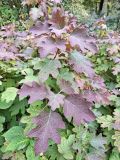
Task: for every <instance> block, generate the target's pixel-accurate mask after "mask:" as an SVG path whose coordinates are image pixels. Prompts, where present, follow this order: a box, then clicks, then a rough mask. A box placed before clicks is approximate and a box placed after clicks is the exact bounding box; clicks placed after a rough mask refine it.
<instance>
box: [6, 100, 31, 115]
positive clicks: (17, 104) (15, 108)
mask: <svg viewBox="0 0 120 160" xmlns="http://www.w3.org/2000/svg"><path fill="white" fill-rule="evenodd" d="M27 106H28V104H27V99H23V100H21V101H19V98H16V99H15V101H14V103H13V105H12V106H11V108H10V109H9V110H10V112H11V116H14V115H17V114H18V113H19V112H21V114H22V115H23V114H24V113H25V107H27Z"/></svg>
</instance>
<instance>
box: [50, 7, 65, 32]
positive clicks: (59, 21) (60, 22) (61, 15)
mask: <svg viewBox="0 0 120 160" xmlns="http://www.w3.org/2000/svg"><path fill="white" fill-rule="evenodd" d="M50 23H51V24H53V25H55V26H57V27H58V28H59V29H62V28H64V26H65V12H64V10H63V8H60V7H54V8H53V12H52V19H51V21H50Z"/></svg>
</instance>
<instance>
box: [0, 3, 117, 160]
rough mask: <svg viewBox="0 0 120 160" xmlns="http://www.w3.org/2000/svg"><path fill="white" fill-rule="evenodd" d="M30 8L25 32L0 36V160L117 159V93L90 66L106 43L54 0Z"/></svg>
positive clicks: (10, 27) (9, 29)
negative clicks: (30, 24)
mask: <svg viewBox="0 0 120 160" xmlns="http://www.w3.org/2000/svg"><path fill="white" fill-rule="evenodd" d="M31 2H32V1H29V0H25V1H23V3H24V5H25V4H27V5H31ZM35 3H36V4H38V7H34V8H32V9H31V11H30V17H31V18H32V21H33V23H34V24H33V26H31V27H30V29H29V30H26V31H23V32H20V31H17V30H16V27H15V26H14V25H12V24H11V25H8V26H4V27H2V28H1V31H0V35H1V39H0V73H1V75H0V90H1V92H0V111H1V112H0V113H1V115H0V120H1V121H0V131H1V133H0V139H1V141H0V145H1V158H2V159H11V160H12V159H14V160H15V159H18V160H19V159H20V160H21V159H23V160H48V159H50V160H65V159H67V160H69V159H73V160H74V159H76V160H79V159H81V160H84V159H86V160H93V159H96V160H97V159H100V160H103V159H107V158H108V159H110V160H111V159H115V158H116V157H117V158H118V159H119V150H120V149H119V139H120V133H119V101H118V100H116V99H117V98H119V96H118V95H119V91H118V90H115V86H114V85H113V87H110V86H108V85H107V84H108V82H107V81H106V78H104V79H105V80H104V79H103V78H102V76H103V77H104V76H105V75H107V74H106V72H107V71H106V70H105V72H104V73H103V74H101V72H100V71H99V70H98V67H99V61H100V60H99V61H96V62H94V60H95V59H98V57H99V56H100V54H101V53H102V51H101V50H102V48H101V44H102V43H103V41H105V40H106V41H105V43H106V45H107V44H108V43H109V38H110V37H109V36H108V37H106V38H105V39H102V40H101V39H97V38H96V37H95V36H94V35H92V36H91V35H90V34H89V31H88V29H87V28H86V27H85V26H83V25H80V24H78V23H77V20H76V18H75V17H73V16H72V15H71V14H69V13H68V12H65V11H64V9H63V8H62V6H61V4H60V1H59V0H54V1H52V2H49V3H48V1H47V2H46V1H45V0H42V1H36V2H35ZM34 11H35V12H34ZM36 13H39V16H38V14H36ZM112 40H113V41H114V39H112ZM115 43H118V42H115ZM108 45H109V44H108ZM109 46H110V47H112V44H111V45H109ZM105 47H106V46H105ZM99 48H100V49H99ZM107 49H108V48H107ZM110 51H111V52H112V49H110ZM108 52H109V49H108ZM104 53H107V52H104ZM91 57H94V58H91ZM90 59H92V60H90ZM92 61H93V62H94V63H92ZM111 61H112V60H111V59H110V60H109V62H111ZM117 63H118V62H117ZM103 69H104V68H103ZM112 69H113V70H114V71H113V72H112V73H113V75H115V73H116V72H118V71H119V70H118V69H117V68H116V66H115V68H112V66H111V67H109V68H108V70H112ZM103 71H104V70H103ZM104 74H105V75H104ZM113 78H114V76H113ZM114 80H115V82H114V84H115V83H117V78H116V79H114ZM108 81H109V84H110V82H112V81H110V80H109V79H108ZM111 97H112V98H111ZM111 100H112V103H115V105H114V104H112V103H111ZM117 105H118V108H117V109H115V111H114V112H112V111H113V110H114V108H115V107H116V106H117ZM111 151H112V152H111Z"/></svg>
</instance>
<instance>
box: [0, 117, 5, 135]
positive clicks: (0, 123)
mask: <svg viewBox="0 0 120 160" xmlns="http://www.w3.org/2000/svg"><path fill="white" fill-rule="evenodd" d="M4 122H5V117H3V116H0V132H2V131H3V123H4Z"/></svg>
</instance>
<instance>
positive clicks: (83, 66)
mask: <svg viewBox="0 0 120 160" xmlns="http://www.w3.org/2000/svg"><path fill="white" fill-rule="evenodd" d="M69 64H70V65H73V68H74V70H75V71H76V72H77V73H84V74H85V75H86V76H87V77H90V78H93V77H94V76H95V72H94V70H93V68H92V64H91V63H90V61H89V60H88V59H87V58H86V57H85V56H84V55H82V54H81V53H79V52H77V51H74V52H73V53H72V54H71V57H70V61H69Z"/></svg>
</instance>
